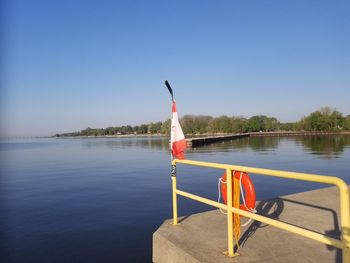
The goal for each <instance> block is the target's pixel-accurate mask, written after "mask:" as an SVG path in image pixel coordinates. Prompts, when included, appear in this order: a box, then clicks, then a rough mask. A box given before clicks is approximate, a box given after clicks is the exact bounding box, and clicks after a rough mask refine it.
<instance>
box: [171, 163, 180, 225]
mask: <svg viewBox="0 0 350 263" xmlns="http://www.w3.org/2000/svg"><path fill="white" fill-rule="evenodd" d="M171 181H172V188H173V225H175V226H176V225H177V224H178V220H177V195H176V164H175V163H173V164H172V166H171Z"/></svg>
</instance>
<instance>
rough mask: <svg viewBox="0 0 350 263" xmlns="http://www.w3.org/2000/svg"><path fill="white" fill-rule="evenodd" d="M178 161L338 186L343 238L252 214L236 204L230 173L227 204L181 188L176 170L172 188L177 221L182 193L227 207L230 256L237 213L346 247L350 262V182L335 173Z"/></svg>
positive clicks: (314, 238) (348, 262)
mask: <svg viewBox="0 0 350 263" xmlns="http://www.w3.org/2000/svg"><path fill="white" fill-rule="evenodd" d="M177 163H181V164H187V165H194V166H202V167H208V168H217V169H223V170H225V171H226V174H227V175H230V174H232V171H241V172H247V173H254V174H260V175H267V176H275V177H281V178H288V179H295V180H303V181H311V182H317V183H324V184H332V185H336V186H337V187H338V189H339V193H340V221H341V239H340V240H338V239H335V238H331V237H329V236H326V235H322V234H320V233H317V232H314V231H310V230H307V229H304V228H301V227H297V226H294V225H290V224H288V223H284V222H281V221H278V220H274V219H271V218H268V217H265V216H261V215H258V214H254V213H250V212H247V211H244V210H241V209H239V208H235V207H232V176H227V179H226V180H227V205H225V204H223V203H219V202H216V201H212V200H210V199H207V198H204V197H200V196H197V195H194V194H191V193H188V192H184V191H181V190H179V189H177V186H176V175H175V173H174V174H173V176H172V188H173V224H174V225H177V224H178V216H177V195H181V196H184V197H187V198H190V199H193V200H196V201H199V202H202V203H205V204H208V205H211V206H214V207H217V208H221V209H225V210H227V239H228V252H227V254H228V256H230V257H233V256H234V251H233V213H236V214H239V215H242V216H245V217H248V218H252V219H254V220H257V221H260V222H262V223H265V224H269V225H272V226H275V227H277V228H281V229H284V230H286V231H289V232H292V233H294V234H298V235H301V236H303V237H307V238H310V239H313V240H316V241H319V242H321V243H324V244H327V245H331V246H334V247H337V248H339V249H342V253H343V262H346V263H350V217H349V190H348V186H347V185H346V183H345V182H344V181H343V180H341V179H339V178H337V177H333V176H322V175H316V174H306V173H297V172H287V171H280V170H270V169H260V168H253V167H245V166H237V165H228V164H218V163H209V162H200V161H191V160H178V159H175V160H173V162H172V165H173V166H174V170H175V167H176V164H177Z"/></svg>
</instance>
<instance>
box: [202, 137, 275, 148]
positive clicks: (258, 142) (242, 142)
mask: <svg viewBox="0 0 350 263" xmlns="http://www.w3.org/2000/svg"><path fill="white" fill-rule="evenodd" d="M278 142H279V138H278V137H265V138H262V137H246V138H239V139H235V140H231V141H225V142H218V143H213V144H208V145H205V146H204V147H203V149H205V150H206V151H214V150H215V151H217V150H220V151H232V150H233V151H235V150H244V149H252V150H253V151H273V150H274V149H276V148H277V147H278Z"/></svg>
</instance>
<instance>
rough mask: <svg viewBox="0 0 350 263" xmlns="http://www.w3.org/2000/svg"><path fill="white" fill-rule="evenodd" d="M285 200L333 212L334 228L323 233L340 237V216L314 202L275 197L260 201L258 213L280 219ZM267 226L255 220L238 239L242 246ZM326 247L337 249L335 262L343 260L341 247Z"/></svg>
mask: <svg viewBox="0 0 350 263" xmlns="http://www.w3.org/2000/svg"><path fill="white" fill-rule="evenodd" d="M285 202H290V203H294V204H298V205H302V206H308V207H312V208H316V209H321V210H325V211H328V212H329V213H331V215H332V218H333V222H334V223H333V224H334V228H333V229H330V230H327V231H325V232H324V233H322V234H325V235H327V236H329V237H332V238H336V239H340V236H341V231H340V227H339V222H338V217H337V213H336V212H335V211H334V210H333V209H330V208H326V207H322V206H317V205H314V204H308V203H303V202H299V201H294V200H290V199H286V198H275V199H270V200H266V201H261V202H259V203H258V205H257V207H256V210H257V213H258V214H259V215H262V216H266V217H269V218H272V219H275V220H278V219H279V217H280V215H281V213H282V212H283V209H284V206H285V205H284V203H285ZM286 223H287V222H286ZM266 226H268V225H267V224H264V223H262V222H259V221H253V223H252V224H251V225H250V226H249V228H248V229H247V230H246V231H245V232H244V233H243V234H242V236H241V238H240V240H239V241H238V243H239V245H240V246H241V247H244V245H245V243H246V242H247V241H248V239H249V238H250V237H251V236H253V235H254V233H255V232H256V231H257V230H258V229H259V228H264V227H266ZM326 247H327V249H328V250H335V249H336V258H335V262H337V263H338V262H342V251H341V249H338V248H336V247H333V246H329V245H326ZM237 249H238V246H237V245H235V247H234V251H237Z"/></svg>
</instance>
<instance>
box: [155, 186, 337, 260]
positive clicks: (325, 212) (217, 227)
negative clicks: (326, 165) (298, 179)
mask: <svg viewBox="0 0 350 263" xmlns="http://www.w3.org/2000/svg"><path fill="white" fill-rule="evenodd" d="M257 210H258V214H261V215H264V216H268V217H270V218H274V219H277V220H280V221H283V222H286V223H290V224H293V225H296V226H300V227H303V228H305V229H309V230H313V231H316V232H318V233H322V234H326V235H328V236H330V237H333V238H338V239H339V238H340V231H339V229H340V218H339V191H338V189H337V188H336V187H329V188H323V189H319V190H314V191H309V192H304V193H298V194H293V195H288V196H283V197H279V198H275V199H271V200H266V201H260V202H259V203H258V205H257ZM179 212H180V213H181V210H180V211H179ZM245 220H246V219H245V218H242V220H241V223H244V221H245ZM180 221H181V223H180V225H177V226H173V225H171V224H170V223H171V220H170V219H169V220H166V221H165V222H164V223H163V224H162V225H161V227H160V228H159V229H158V230H157V231H156V232H155V233H154V234H153V262H155V263H163V262H167V263H175V262H188V263H192V262H193V263H194V262H196V263H198V262H208V263H209V262H216V263H228V262H231V263H236V262H237V263H246V262H315V263H316V262H317V263H320V262H322V263H323V262H327V263H328V262H332V263H333V262H341V258H342V253H341V250H339V249H336V248H334V247H330V246H327V245H324V244H322V243H319V242H317V241H313V240H311V239H308V238H304V237H301V236H299V235H296V234H293V233H289V232H287V231H284V230H280V229H278V228H275V227H272V226H269V225H265V224H263V223H260V222H258V221H253V222H251V223H250V224H249V225H248V226H246V227H242V228H241V236H240V239H239V241H238V242H239V245H240V247H239V248H238V250H237V251H238V253H239V254H240V255H239V256H236V257H233V258H229V257H227V256H225V255H224V254H223V252H224V251H226V250H227V228H226V226H227V217H226V215H223V214H222V213H221V212H220V211H218V210H212V211H209V212H204V213H199V214H194V215H190V216H185V217H183V218H182V219H181V220H180Z"/></svg>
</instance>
